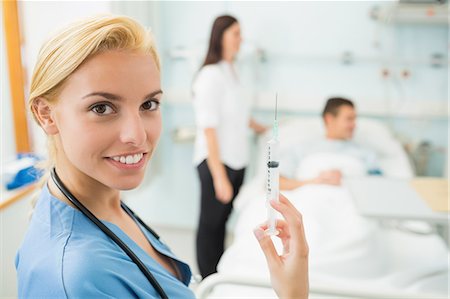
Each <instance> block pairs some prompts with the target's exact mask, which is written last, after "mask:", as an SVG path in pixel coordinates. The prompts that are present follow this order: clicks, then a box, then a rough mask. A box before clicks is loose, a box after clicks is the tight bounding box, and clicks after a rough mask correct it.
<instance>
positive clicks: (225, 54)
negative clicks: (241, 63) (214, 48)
mask: <svg viewBox="0 0 450 299" xmlns="http://www.w3.org/2000/svg"><path fill="white" fill-rule="evenodd" d="M234 58H235V53H232V52H227V51H224V52H223V55H222V60H223V61H226V62H228V63H229V64H233V62H234Z"/></svg>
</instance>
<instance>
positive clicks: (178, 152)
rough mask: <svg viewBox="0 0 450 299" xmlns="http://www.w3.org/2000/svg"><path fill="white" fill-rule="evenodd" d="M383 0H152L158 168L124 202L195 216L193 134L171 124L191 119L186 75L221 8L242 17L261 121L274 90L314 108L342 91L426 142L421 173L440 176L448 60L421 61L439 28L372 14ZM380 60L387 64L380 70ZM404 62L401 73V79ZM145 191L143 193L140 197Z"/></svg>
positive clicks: (242, 63)
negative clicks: (160, 94)
mask: <svg viewBox="0 0 450 299" xmlns="http://www.w3.org/2000/svg"><path fill="white" fill-rule="evenodd" d="M384 4H386V2H384V3H381V2H366V1H360V2H342V1H340V2H336V3H332V2H321V3H320V2H319V3H318V2H312V1H309V2H261V3H255V2H225V1H216V2H207V3H206V2H160V4H159V7H158V12H159V13H158V18H159V22H158V27H159V32H158V33H159V35H158V36H159V40H158V41H159V49H160V52H161V54H162V60H163V87H164V91H165V96H164V98H165V103H164V107H163V117H164V134H163V136H162V139H161V142H160V145H159V148H158V153H159V154H160V158H161V163H162V164H163V165H164V167H163V168H162V169H161V170H160V171H159V172H158V175H157V176H156V177H154V179H150V180H149V181H148V183H147V184H144V186H143V190H142V189H141V190H142V191H139V192H138V193H134V192H133V193H132V194H133V196H129V197H130V198H131V197H134V198H135V199H136V200H133V201H130V204H131V205H134V206H135V207H136V208H137V209H139V210H140V211H142V213H144V217H145V218H146V219H150V220H151V221H153V222H154V223H158V224H162V225H175V226H180V227H195V225H196V219H197V216H198V205H199V203H198V194H199V187H198V179H197V173H196V170H195V166H194V165H193V164H192V153H193V143H192V140H190V139H189V137H186V138H185V139H182V140H180V139H177V137H176V136H175V135H176V132H177V129H180V128H182V129H183V128H184V129H190V128H193V127H194V118H193V110H192V99H191V84H192V80H193V77H194V76H195V73H196V72H197V71H198V68H199V66H200V64H201V60H202V58H203V55H204V53H205V51H206V45H207V40H208V37H209V32H210V28H211V25H212V21H213V20H214V18H215V17H216V16H217V15H219V14H223V13H230V14H232V15H235V16H236V17H237V18H238V19H239V20H240V23H241V26H242V33H243V38H244V43H243V45H242V51H241V55H240V57H239V61H238V64H239V67H240V71H241V72H240V74H241V79H242V82H243V84H244V87H245V91H246V94H247V95H248V97H249V98H250V99H251V100H252V101H253V104H254V106H255V107H256V109H255V111H254V115H255V117H256V118H257V119H259V120H261V121H263V122H265V123H267V124H269V123H270V121H271V118H272V111H271V109H272V104H273V99H274V93H275V92H276V91H278V93H279V100H280V101H279V103H280V105H281V111H282V115H285V116H293V115H295V116H304V115H306V116H310V115H317V114H318V113H319V111H320V109H321V108H322V107H323V103H324V101H325V100H326V98H327V97H328V96H330V95H344V96H348V97H350V98H352V99H354V100H355V101H356V102H357V105H358V109H359V111H360V112H361V114H362V115H364V116H369V117H374V118H377V119H381V120H382V121H385V122H386V124H388V125H389V126H390V127H391V128H392V129H393V131H394V132H395V133H396V135H397V136H398V138H399V139H400V140H402V141H403V142H405V143H408V144H410V145H412V146H417V145H418V144H420V143H421V142H423V141H428V142H430V143H431V144H432V145H433V146H434V147H433V148H432V152H431V158H430V163H429V165H428V167H427V169H426V170H425V174H426V175H434V176H439V175H442V172H443V168H444V167H443V165H444V161H445V153H446V150H447V144H448V137H447V136H448V134H447V132H448V127H447V126H448V113H447V111H448V109H447V80H448V75H447V65H446V64H445V63H444V66H441V67H432V66H431V65H430V64H429V63H428V62H429V60H430V57H431V55H432V54H433V53H440V54H442V55H443V56H444V59H447V50H446V49H447V46H448V45H447V42H448V39H447V35H448V29H447V27H446V26H442V25H426V24H410V25H406V24H405V25H394V24H381V23H379V22H376V21H373V20H371V19H370V17H369V12H370V9H371V8H372V7H373V6H375V5H384ZM180 24H182V26H180ZM374 45H379V47H375V46H374ZM257 48H259V49H262V50H264V52H265V53H264V57H262V58H261V59H257V58H255V55H254V54H255V53H256V52H257V51H256V49H257ZM345 52H351V53H353V57H354V62H353V63H350V64H344V63H342V61H341V57H342V55H344V53H345ZM384 61H388V62H386V63H384ZM382 68H386V69H387V70H388V72H389V76H388V77H387V78H384V77H383V76H382ZM404 70H407V71H408V72H409V76H407V77H405V78H403V77H402V72H403V71H404ZM150 171H152V169H150ZM251 173H252V171H251V169H250V171H249V174H251ZM248 178H249V177H247V179H248ZM144 194H147V195H146V198H145V199H144V198H142V199H140V198H141V197H142V196H143V195H144ZM161 198H164V200H161Z"/></svg>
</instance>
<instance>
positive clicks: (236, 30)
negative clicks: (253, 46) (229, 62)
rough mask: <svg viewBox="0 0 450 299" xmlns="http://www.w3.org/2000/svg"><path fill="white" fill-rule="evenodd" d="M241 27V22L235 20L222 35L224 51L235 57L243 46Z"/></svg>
mask: <svg viewBox="0 0 450 299" xmlns="http://www.w3.org/2000/svg"><path fill="white" fill-rule="evenodd" d="M241 41H242V38H241V27H240V26H239V23H237V22H235V23H233V25H231V26H230V27H228V28H227V29H226V30H225V31H224V33H223V36H222V51H223V53H229V56H231V57H234V56H236V55H237V53H238V52H239V48H240V46H241Z"/></svg>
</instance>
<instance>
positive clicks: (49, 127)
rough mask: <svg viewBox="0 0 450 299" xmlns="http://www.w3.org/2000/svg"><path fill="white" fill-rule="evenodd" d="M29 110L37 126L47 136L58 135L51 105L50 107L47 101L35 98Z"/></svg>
mask: <svg viewBox="0 0 450 299" xmlns="http://www.w3.org/2000/svg"><path fill="white" fill-rule="evenodd" d="M31 110H32V112H33V114H34V117H35V118H36V120H37V121H38V123H39V125H40V126H41V128H42V129H43V130H44V132H45V133H46V134H47V135H55V134H58V133H59V131H58V127H57V126H56V122H55V119H54V113H53V112H54V111H52V105H50V103H49V102H48V101H47V99H45V98H43V97H38V98H36V99H35V100H34V101H33V104H32V106H31Z"/></svg>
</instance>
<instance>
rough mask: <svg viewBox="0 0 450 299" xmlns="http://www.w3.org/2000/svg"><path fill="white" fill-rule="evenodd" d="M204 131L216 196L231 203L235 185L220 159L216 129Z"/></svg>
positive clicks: (223, 201) (207, 160) (224, 201)
mask: <svg viewBox="0 0 450 299" xmlns="http://www.w3.org/2000/svg"><path fill="white" fill-rule="evenodd" d="M204 133H205V138H206V144H207V148H208V158H207V159H206V163H207V164H208V168H209V171H210V172H211V175H212V178H213V183H214V191H215V192H216V198H217V199H218V200H220V201H221V202H222V203H229V202H230V200H231V198H232V197H233V186H232V185H231V183H230V180H229V179H228V176H227V172H226V169H225V166H224V165H223V164H222V161H221V160H220V153H219V152H220V151H219V143H218V141H217V134H216V129H214V128H206V129H204Z"/></svg>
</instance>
